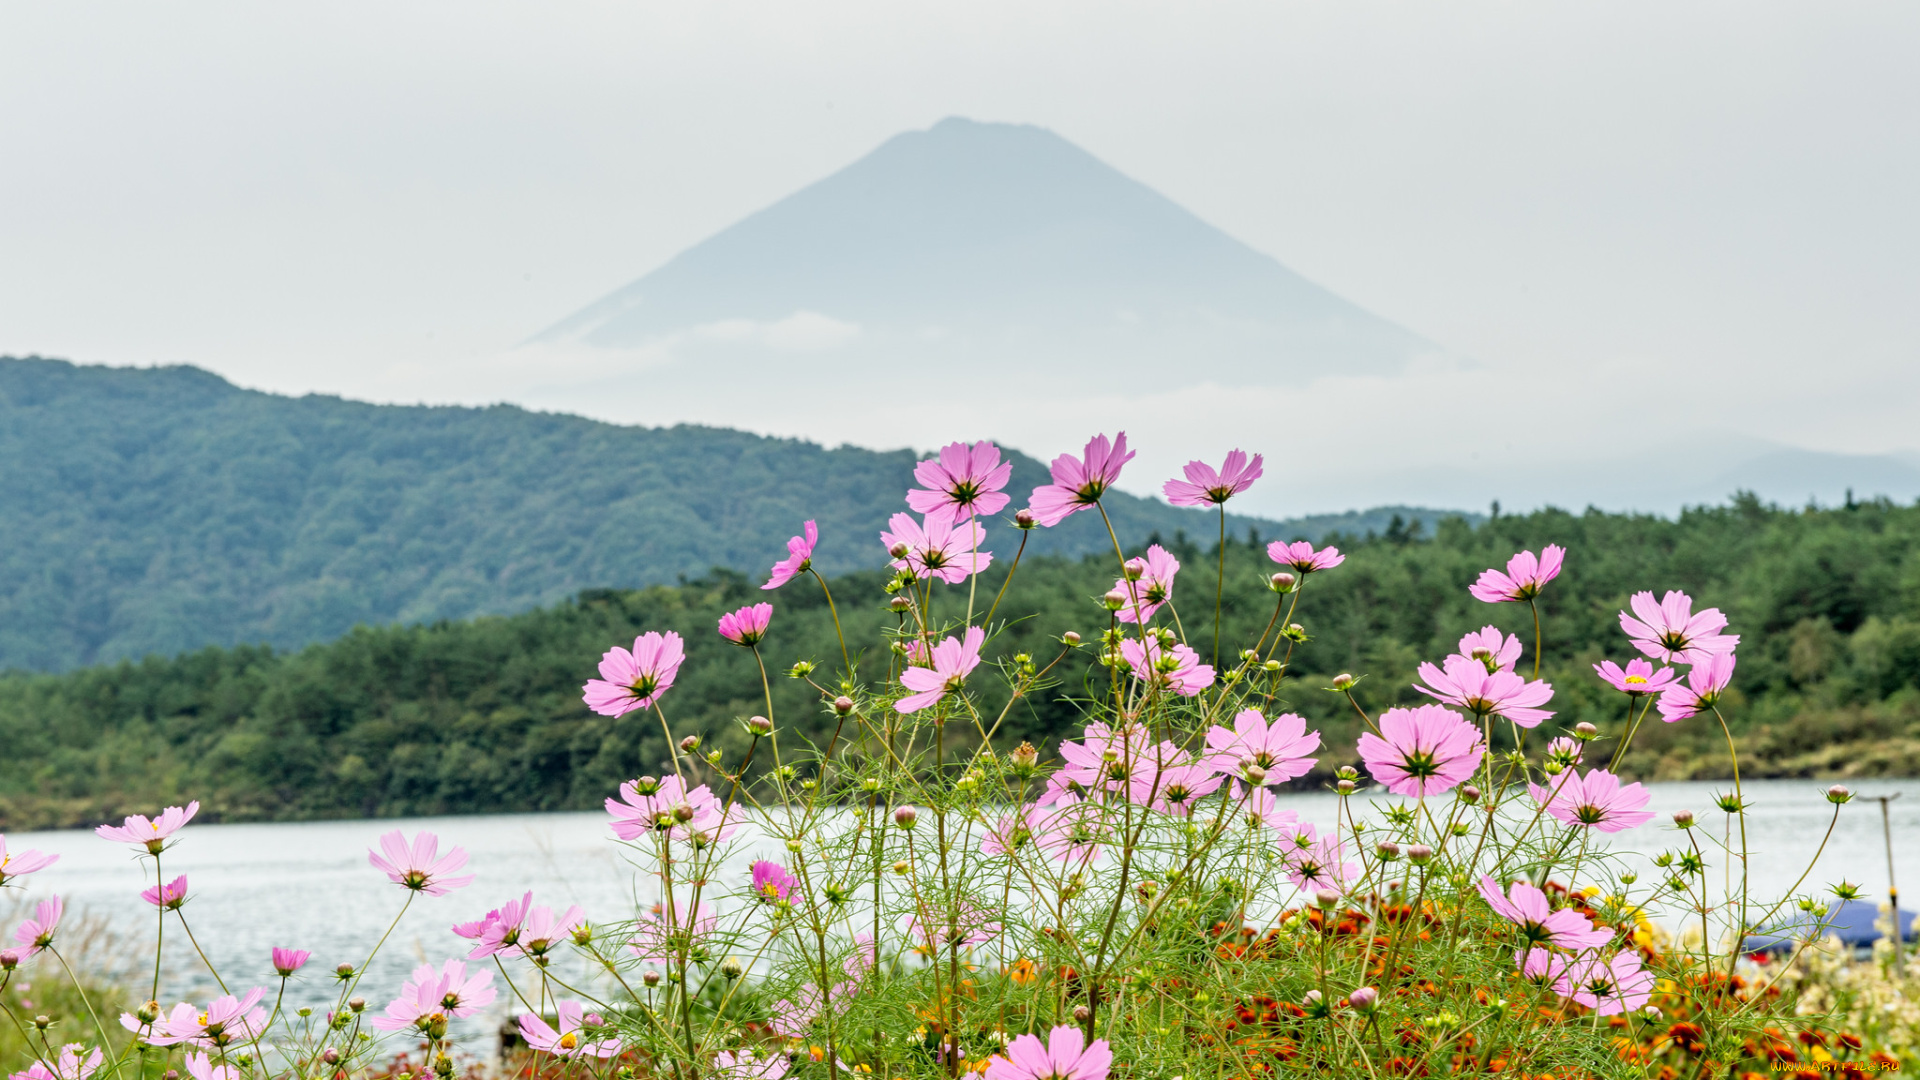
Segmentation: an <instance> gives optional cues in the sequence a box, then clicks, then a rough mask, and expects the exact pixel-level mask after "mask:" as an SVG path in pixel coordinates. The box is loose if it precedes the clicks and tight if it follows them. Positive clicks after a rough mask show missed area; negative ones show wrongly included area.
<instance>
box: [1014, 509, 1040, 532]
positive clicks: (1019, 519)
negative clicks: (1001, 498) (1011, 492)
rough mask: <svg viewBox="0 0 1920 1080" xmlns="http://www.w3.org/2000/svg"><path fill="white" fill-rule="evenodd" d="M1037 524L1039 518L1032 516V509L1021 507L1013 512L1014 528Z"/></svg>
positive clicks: (1024, 527)
mask: <svg viewBox="0 0 1920 1080" xmlns="http://www.w3.org/2000/svg"><path fill="white" fill-rule="evenodd" d="M1038 524H1040V520H1039V519H1038V518H1036V517H1034V516H1033V511H1031V510H1028V509H1025V508H1022V509H1020V510H1016V511H1015V512H1014V515H1013V527H1014V528H1016V529H1031V528H1033V527H1034V526H1035V525H1038Z"/></svg>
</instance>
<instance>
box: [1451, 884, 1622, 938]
mask: <svg viewBox="0 0 1920 1080" xmlns="http://www.w3.org/2000/svg"><path fill="white" fill-rule="evenodd" d="M1480 895H1481V896H1482V897H1484V898H1486V901H1487V904H1488V906H1490V907H1492V908H1493V910H1494V913H1495V914H1497V915H1499V916H1500V917H1501V918H1503V919H1506V920H1507V921H1508V922H1511V923H1513V924H1514V925H1515V926H1518V927H1519V928H1520V937H1521V939H1522V940H1523V941H1524V942H1525V944H1524V945H1522V946H1521V949H1522V951H1523V952H1524V951H1525V950H1527V949H1529V948H1531V947H1533V946H1535V945H1555V946H1558V947H1560V948H1562V949H1567V950H1569V951H1572V952H1580V951H1581V950H1584V949H1597V948H1599V947H1600V946H1602V945H1605V944H1606V943H1607V942H1609V941H1612V940H1613V934H1612V933H1611V932H1610V931H1606V930H1602V929H1600V928H1598V927H1596V926H1594V925H1593V923H1591V922H1589V921H1588V920H1587V917H1586V916H1585V915H1582V914H1580V913H1579V912H1577V911H1574V910H1573V909H1571V908H1561V909H1560V910H1559V911H1555V910H1553V905H1552V904H1551V903H1549V902H1548V900H1547V894H1546V893H1544V892H1541V891H1540V890H1539V889H1536V888H1534V887H1533V886H1532V885H1530V884H1528V883H1526V882H1524V881H1516V882H1514V883H1513V884H1512V886H1510V887H1509V888H1508V889H1507V891H1506V892H1504V893H1502V892H1501V891H1500V886H1499V885H1498V884H1497V883H1496V882H1495V881H1494V880H1493V879H1492V878H1490V877H1486V876H1484V875H1483V876H1482V877H1481V878H1480Z"/></svg>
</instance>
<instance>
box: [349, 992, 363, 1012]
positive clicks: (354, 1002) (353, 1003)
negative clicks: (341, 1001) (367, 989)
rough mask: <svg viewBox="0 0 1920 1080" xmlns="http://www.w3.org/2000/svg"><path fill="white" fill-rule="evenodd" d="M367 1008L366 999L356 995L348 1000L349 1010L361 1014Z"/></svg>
mask: <svg viewBox="0 0 1920 1080" xmlns="http://www.w3.org/2000/svg"><path fill="white" fill-rule="evenodd" d="M366 1007H367V999H366V998H363V997H359V996H357V995H356V996H354V997H350V998H348V999H347V1008H349V1009H352V1010H353V1011H354V1012H361V1011H363V1010H365V1009H366Z"/></svg>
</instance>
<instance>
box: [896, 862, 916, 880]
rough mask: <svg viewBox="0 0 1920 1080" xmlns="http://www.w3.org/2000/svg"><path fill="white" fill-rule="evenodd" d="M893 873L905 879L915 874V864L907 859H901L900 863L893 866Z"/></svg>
mask: <svg viewBox="0 0 1920 1080" xmlns="http://www.w3.org/2000/svg"><path fill="white" fill-rule="evenodd" d="M893 872H894V873H896V874H899V875H901V876H902V877H905V876H906V875H908V874H910V873H912V872H913V864H912V863H910V862H908V861H907V860H905V859H901V860H900V861H899V862H897V863H894V864H893Z"/></svg>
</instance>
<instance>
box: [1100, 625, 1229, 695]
mask: <svg viewBox="0 0 1920 1080" xmlns="http://www.w3.org/2000/svg"><path fill="white" fill-rule="evenodd" d="M1120 656H1121V658H1122V659H1124V660H1125V661H1126V662H1127V666H1128V667H1129V668H1130V669H1132V671H1133V677H1134V678H1136V679H1139V680H1140V681H1141V682H1144V683H1148V684H1149V685H1155V686H1163V687H1165V688H1167V689H1169V690H1172V691H1173V692H1174V693H1176V694H1179V695H1180V696H1181V697H1192V696H1194V695H1195V694H1198V693H1199V692H1200V691H1202V690H1205V689H1206V688H1207V687H1209V686H1212V685H1213V665H1211V664H1203V663H1201V662H1200V654H1199V653H1196V652H1194V651H1193V650H1192V649H1189V648H1187V647H1186V646H1185V645H1174V646H1172V647H1168V646H1167V645H1165V644H1163V643H1162V642H1161V641H1160V639H1159V638H1158V637H1149V638H1148V640H1146V641H1135V640H1133V639H1132V638H1128V639H1127V640H1125V641H1122V642H1121V643H1120Z"/></svg>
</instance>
